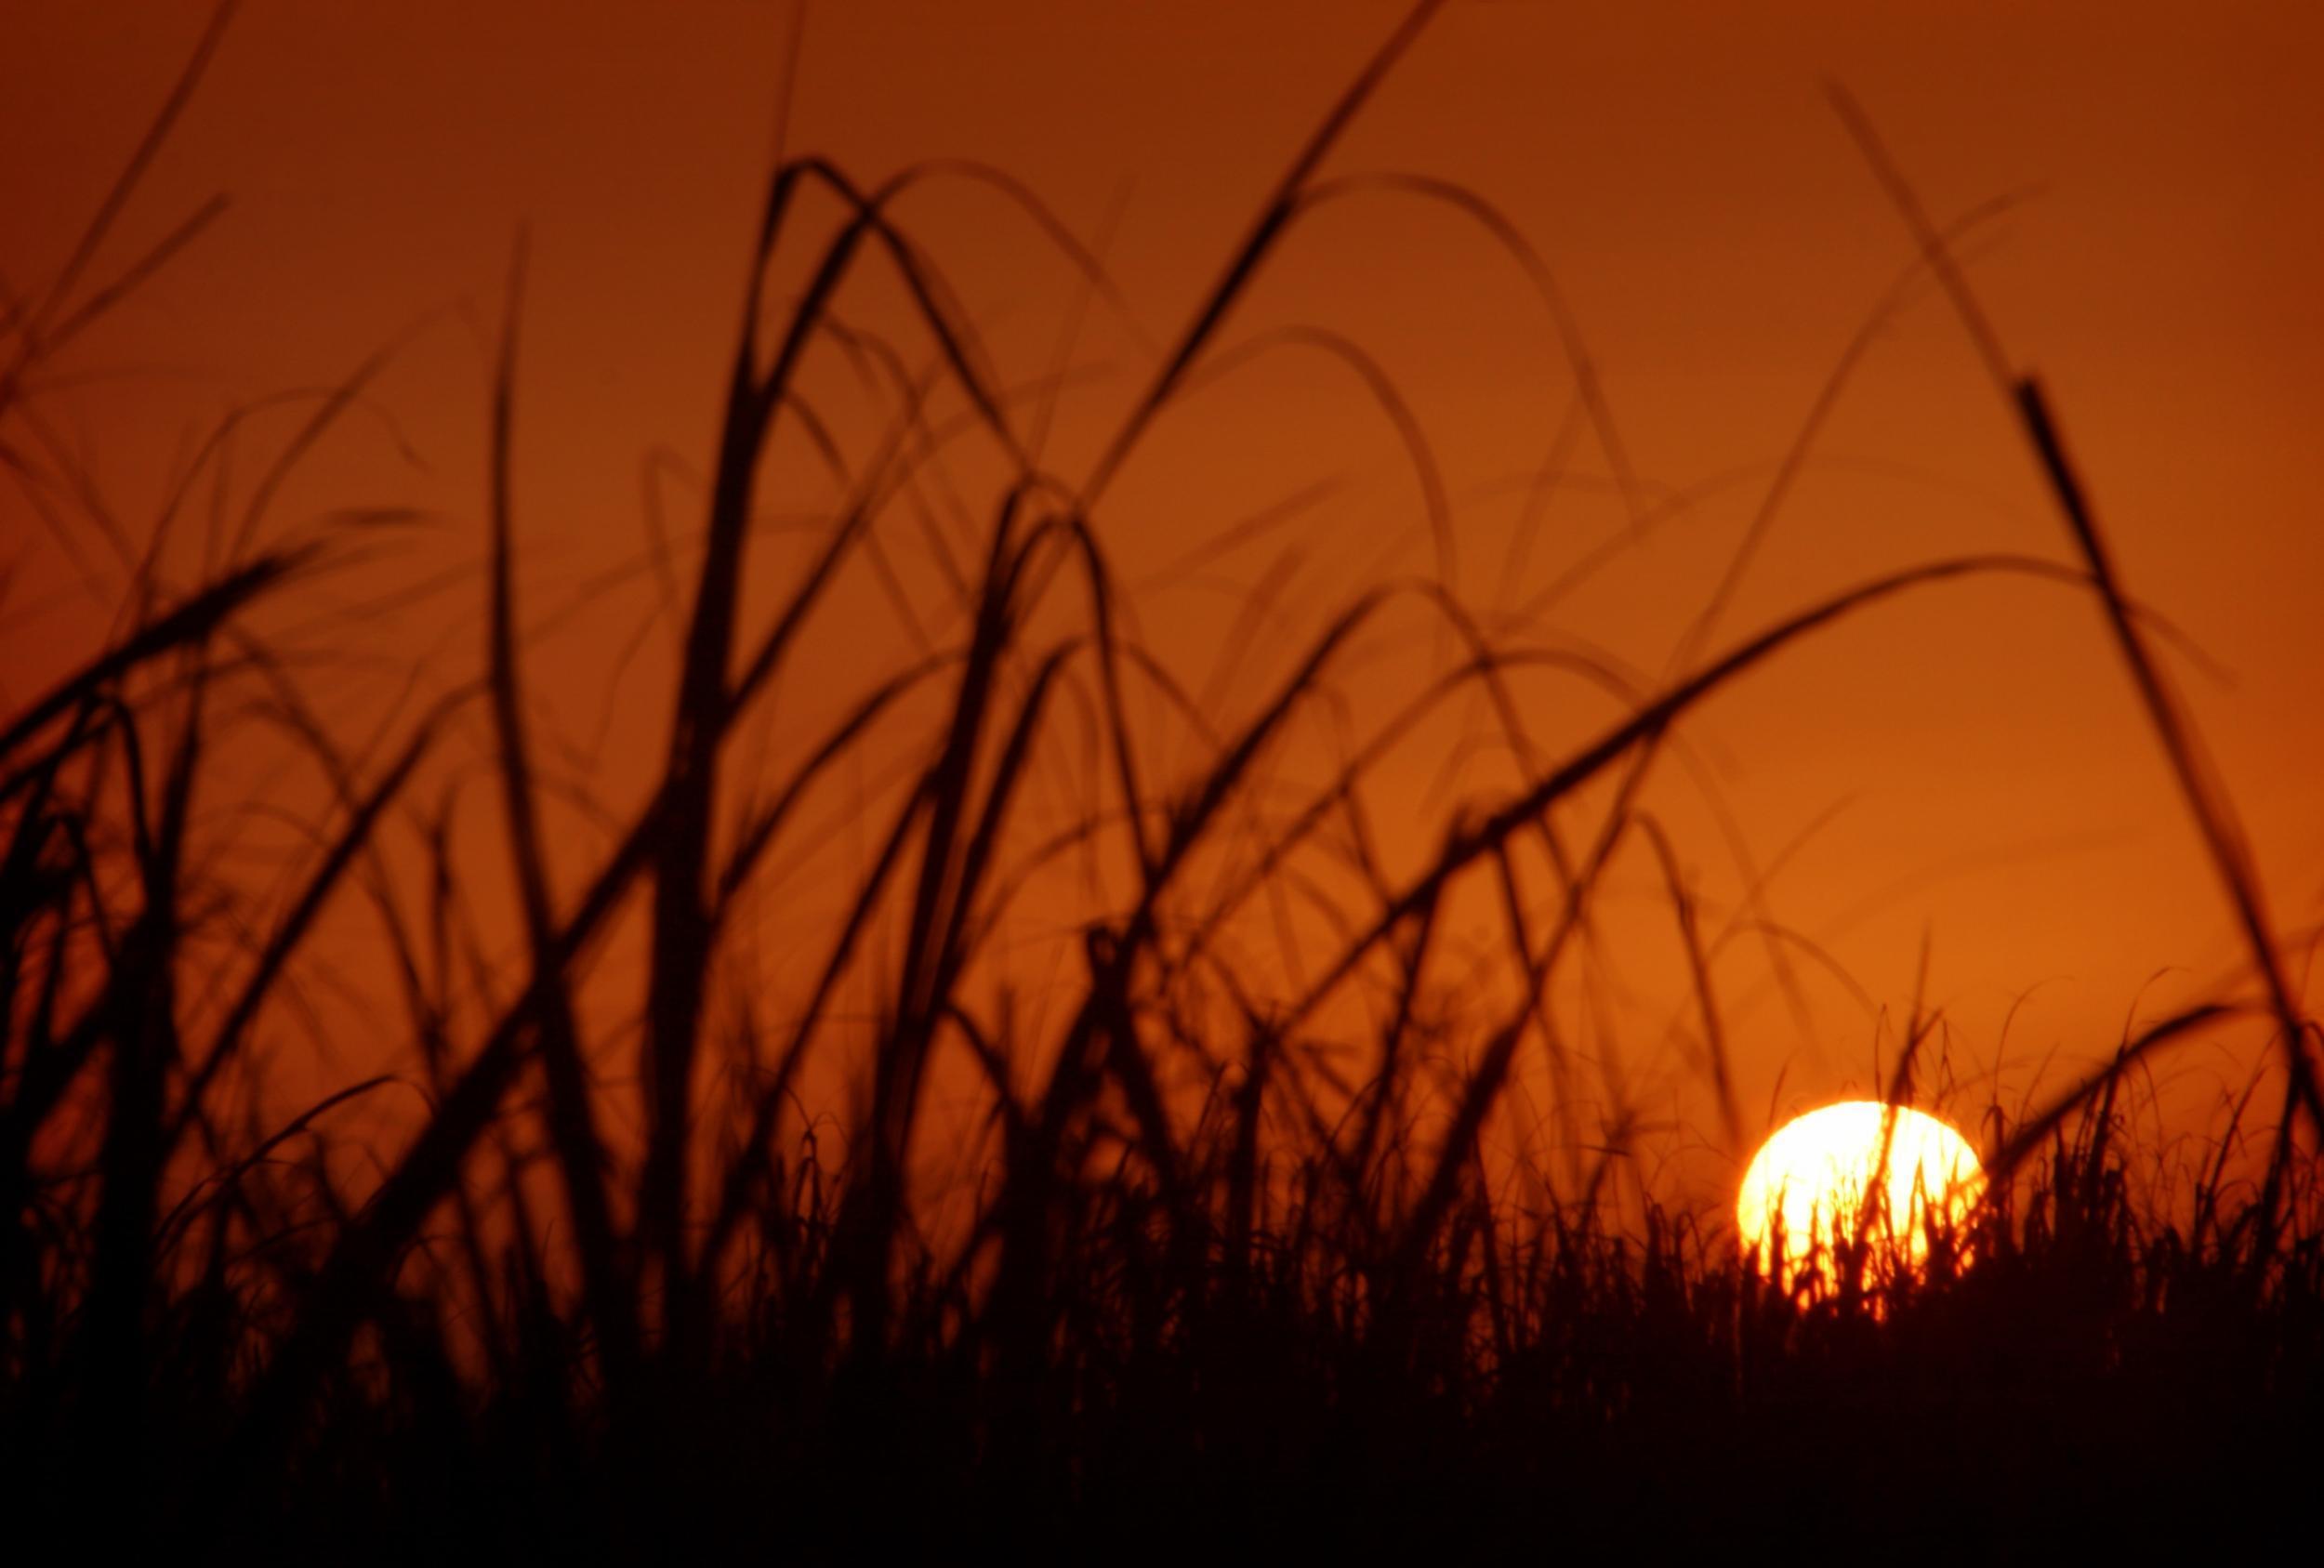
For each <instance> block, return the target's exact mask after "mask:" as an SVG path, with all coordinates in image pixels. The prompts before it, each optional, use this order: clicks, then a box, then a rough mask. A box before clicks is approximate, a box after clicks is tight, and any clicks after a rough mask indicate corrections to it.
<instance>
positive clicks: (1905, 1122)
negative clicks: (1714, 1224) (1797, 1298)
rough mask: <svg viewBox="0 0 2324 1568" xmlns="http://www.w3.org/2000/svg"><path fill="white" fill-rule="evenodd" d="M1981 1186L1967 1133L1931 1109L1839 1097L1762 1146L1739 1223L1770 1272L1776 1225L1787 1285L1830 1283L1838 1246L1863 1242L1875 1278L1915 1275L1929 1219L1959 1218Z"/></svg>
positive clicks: (1747, 1179)
mask: <svg viewBox="0 0 2324 1568" xmlns="http://www.w3.org/2000/svg"><path fill="white" fill-rule="evenodd" d="M1984 1186H1985V1175H1984V1172H1983V1170H1982V1169H1981V1168H1980V1167H1979V1166H1978V1164H1977V1156H1976V1153H1975V1152H1974V1150H1972V1149H1971V1148H1970V1147H1969V1142H1968V1140H1966V1139H1964V1138H1962V1137H1961V1134H1960V1133H1958V1132H1956V1131H1954V1130H1953V1129H1952V1128H1951V1127H1948V1126H1947V1125H1946V1124H1945V1123H1943V1122H1941V1121H1939V1120H1937V1119H1936V1118H1935V1117H1934V1116H1932V1115H1929V1114H1928V1113H1925V1112H1921V1111H1914V1110H1911V1109H1908V1108H1907V1107H1905V1106H1900V1105H1884V1104H1882V1103H1881V1102H1880V1101H1879V1100H1843V1101H1842V1102H1841V1103H1840V1104H1837V1105H1827V1106H1825V1107H1824V1108H1823V1109H1821V1110H1819V1111H1811V1112H1809V1113H1807V1114H1806V1115H1804V1116H1800V1117H1797V1118H1795V1119H1794V1120H1792V1121H1790V1122H1789V1123H1787V1124H1785V1125H1784V1127H1781V1128H1780V1129H1779V1130H1777V1132H1776V1135H1775V1136H1774V1137H1772V1138H1770V1139H1769V1140H1767V1141H1766V1142H1765V1143H1763V1144H1762V1145H1761V1146H1760V1151H1759V1153H1758V1154H1757V1155H1755V1156H1754V1157H1753V1158H1752V1160H1751V1165H1750V1169H1749V1170H1748V1171H1746V1172H1744V1175H1743V1186H1742V1189H1741V1191H1740V1192H1739V1193H1738V1194H1737V1196H1736V1230H1737V1233H1738V1236H1739V1238H1740V1240H1741V1242H1742V1245H1744V1247H1745V1248H1746V1249H1748V1250H1749V1251H1750V1253H1751V1254H1752V1255H1753V1257H1754V1258H1755V1260H1756V1262H1757V1264H1758V1266H1759V1268H1760V1270H1761V1272H1763V1273H1768V1272H1774V1267H1773V1265H1774V1255H1775V1253H1776V1241H1777V1232H1778V1230H1780V1239H1781V1254H1782V1272H1781V1276H1780V1277H1781V1281H1782V1284H1783V1285H1784V1286H1785V1288H1787V1289H1789V1288H1792V1287H1794V1286H1796V1285H1800V1284H1802V1282H1803V1281H1805V1280H1810V1279H1812V1280H1814V1281H1816V1282H1818V1283H1820V1284H1821V1285H1823V1286H1824V1287H1826V1288H1830V1287H1832V1286H1833V1285H1837V1283H1838V1271H1837V1268H1836V1267H1835V1263H1836V1259H1835V1258H1834V1256H1833V1250H1834V1244H1835V1243H1838V1244H1840V1245H1842V1246H1848V1245H1856V1244H1857V1243H1858V1242H1859V1241H1861V1243H1862V1244H1863V1245H1865V1246H1866V1248H1867V1258H1866V1263H1867V1272H1868V1276H1869V1277H1871V1278H1875V1279H1877V1278H1880V1277H1882V1276H1883V1275H1886V1274H1889V1273H1892V1272H1917V1271H1918V1270H1919V1269H1920V1267H1921V1264H1922V1263H1923V1262H1924V1261H1925V1259H1926V1258H1927V1257H1928V1254H1929V1224H1928V1220H1929V1219H1930V1218H1932V1217H1934V1219H1936V1221H1937V1223H1938V1224H1939V1225H1953V1224H1958V1223H1960V1222H1961V1221H1962V1220H1964V1219H1967V1218H1968V1215H1969V1212H1970V1210H1971V1209H1972V1208H1974V1206H1975V1205H1976V1202H1977V1196H1978V1194H1979V1192H1981V1191H1982V1190H1983V1189H1984ZM1876 1188H1877V1190H1878V1191H1879V1192H1880V1193H1881V1194H1882V1201H1881V1203H1880V1204H1878V1205H1877V1206H1875V1207H1874V1208H1873V1209H1872V1211H1871V1212H1870V1213H1869V1214H1867V1213H1866V1211H1865V1206H1864V1201H1863V1200H1864V1197H1865V1194H1866V1193H1867V1192H1870V1191H1874V1190H1875V1189H1876ZM1859 1230H1861V1232H1862V1234H1861V1236H1859V1234H1858V1232H1859Z"/></svg>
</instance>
